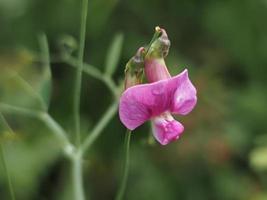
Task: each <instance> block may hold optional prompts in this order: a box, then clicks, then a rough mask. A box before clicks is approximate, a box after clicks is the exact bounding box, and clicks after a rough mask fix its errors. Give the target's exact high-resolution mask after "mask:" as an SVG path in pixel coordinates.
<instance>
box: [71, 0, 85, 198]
mask: <svg viewBox="0 0 267 200" xmlns="http://www.w3.org/2000/svg"><path fill="white" fill-rule="evenodd" d="M87 8H88V0H82V13H81V29H80V43H79V52H78V68H77V72H76V77H75V83H74V84H75V85H74V101H73V113H74V127H75V134H76V144H77V146H79V145H80V98H81V85H82V71H83V57H84V47H85V33H86V19H87ZM77 200H78V199H77Z"/></svg>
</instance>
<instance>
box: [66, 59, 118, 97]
mask: <svg viewBox="0 0 267 200" xmlns="http://www.w3.org/2000/svg"><path fill="white" fill-rule="evenodd" d="M63 61H64V62H65V63H67V64H69V65H70V66H71V67H75V68H76V67H77V66H78V61H77V59H75V58H73V57H71V56H69V57H66V58H63ZM83 72H85V73H86V74H88V75H90V76H92V77H94V78H96V79H98V80H100V81H102V82H103V83H104V84H105V85H106V86H107V88H108V89H109V90H110V91H111V92H112V93H113V95H114V96H116V95H117V90H116V88H117V87H116V84H115V83H114V81H113V80H112V79H111V78H110V77H109V76H106V75H103V74H102V72H101V71H99V70H98V69H97V68H96V67H94V66H92V65H90V64H87V63H83Z"/></svg>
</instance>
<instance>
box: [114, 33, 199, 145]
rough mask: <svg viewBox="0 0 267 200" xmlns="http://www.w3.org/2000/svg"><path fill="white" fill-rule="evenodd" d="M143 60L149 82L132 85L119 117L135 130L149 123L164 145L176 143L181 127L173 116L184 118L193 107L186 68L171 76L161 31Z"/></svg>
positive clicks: (193, 94) (165, 38)
mask: <svg viewBox="0 0 267 200" xmlns="http://www.w3.org/2000/svg"><path fill="white" fill-rule="evenodd" d="M160 31H161V36H160V37H159V38H158V39H157V40H155V42H154V43H153V44H152V46H151V48H150V49H149V51H148V53H147V55H146V57H145V75H146V78H147V80H148V81H149V82H150V83H147V84H139V85H135V86H132V87H130V88H128V89H126V90H125V91H124V93H123V94H122V96H121V99H120V105H119V115H120V120H121V121H122V123H123V124H124V125H125V126H126V127H127V128H128V129H130V130H134V129H136V128H137V127H139V126H140V125H142V124H143V123H145V122H146V121H148V120H151V121H152V130H153V135H154V137H155V138H156V140H157V141H158V142H159V143H160V144H162V145H166V144H168V143H170V142H171V141H174V140H177V139H178V138H179V137H180V135H181V134H182V132H183V131H184V126H183V125H182V124H181V123H180V122H178V121H177V120H175V119H174V118H173V116H172V114H178V115H186V114H188V113H189V112H190V111H191V110H192V109H193V108H194V107H195V105H196V102H197V97H196V89H195V87H194V85H193V84H192V83H191V81H190V79H189V77H188V72H187V70H186V69H185V70H184V71H183V72H181V73H180V74H178V75H176V76H174V77H171V76H170V73H169V72H168V69H167V67H166V65H165V61H164V57H166V55H167V54H168V50H169V46H170V42H169V40H168V36H167V34H166V32H165V30H164V29H160Z"/></svg>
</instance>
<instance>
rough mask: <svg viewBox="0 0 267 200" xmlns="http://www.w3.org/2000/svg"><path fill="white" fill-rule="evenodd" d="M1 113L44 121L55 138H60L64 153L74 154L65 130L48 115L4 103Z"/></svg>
mask: <svg viewBox="0 0 267 200" xmlns="http://www.w3.org/2000/svg"><path fill="white" fill-rule="evenodd" d="M0 111H1V112H7V113H14V114H19V115H24V116H28V117H34V118H37V119H40V120H42V121H43V122H44V123H45V124H46V125H47V127H49V129H50V130H51V131H52V132H53V133H54V134H55V136H56V137H57V138H58V140H59V141H60V143H62V146H63V149H64V153H66V154H67V155H71V154H72V152H73V150H74V147H73V145H72V144H71V143H70V142H69V139H68V137H67V134H66V132H65V130H64V129H63V128H62V127H61V126H60V125H59V124H58V123H57V122H56V121H55V120H54V119H53V118H52V117H51V116H50V115H49V114H48V113H46V112H42V111H36V110H30V109H27V108H21V107H17V106H12V105H8V104H3V103H0Z"/></svg>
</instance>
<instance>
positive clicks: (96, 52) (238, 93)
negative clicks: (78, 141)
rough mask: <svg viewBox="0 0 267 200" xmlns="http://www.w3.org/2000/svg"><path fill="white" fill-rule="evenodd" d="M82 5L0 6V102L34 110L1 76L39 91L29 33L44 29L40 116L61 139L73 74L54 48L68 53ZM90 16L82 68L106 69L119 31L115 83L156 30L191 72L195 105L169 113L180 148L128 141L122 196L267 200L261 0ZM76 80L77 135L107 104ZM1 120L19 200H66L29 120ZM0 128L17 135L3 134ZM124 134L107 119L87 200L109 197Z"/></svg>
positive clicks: (52, 147) (266, 49) (106, 8)
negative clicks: (181, 128)
mask: <svg viewBox="0 0 267 200" xmlns="http://www.w3.org/2000/svg"><path fill="white" fill-rule="evenodd" d="M80 8H81V3H80V1H75V0H58V1H52V0H0V77H1V79H0V102H7V103H10V104H12V105H19V106H24V107H28V108H38V106H39V105H38V103H36V99H35V98H33V97H32V96H31V95H29V90H27V89H25V87H23V81H21V80H19V79H18V78H17V77H16V75H14V74H13V75H10V74H9V73H7V72H6V71H8V70H7V69H12V71H16V72H18V73H19V74H20V75H22V76H23V77H24V79H25V80H27V82H28V84H29V85H31V86H32V87H34V88H37V89H38V88H39V86H40V85H41V86H42V84H43V81H46V78H47V77H45V76H44V70H43V68H42V63H41V62H40V61H38V58H39V57H40V56H39V54H40V52H41V50H40V45H39V44H38V35H40V33H42V32H44V33H45V34H46V35H47V37H48V41H49V46H50V53H51V58H52V61H53V62H52V64H51V69H52V77H53V89H52V94H51V102H50V108H49V112H50V113H51V115H52V116H53V117H54V118H55V119H57V121H58V122H59V123H60V124H61V125H62V126H63V127H64V128H65V129H66V130H67V131H68V132H70V133H71V131H72V129H73V127H72V114H71V113H72V109H71V108H72V88H73V78H74V72H75V71H74V69H73V68H72V67H70V66H68V65H66V64H64V63H62V62H57V57H58V55H60V53H61V52H62V45H60V44H62V41H63V42H67V43H68V42H70V43H73V44H75V41H73V40H72V39H71V38H76V40H77V39H78V36H79V26H80V12H81V9H80ZM88 9H89V11H88V24H87V35H86V49H85V60H86V62H88V63H90V64H92V65H95V66H97V67H98V68H99V70H104V66H105V59H106V55H107V51H108V47H109V45H110V43H111V42H112V40H113V38H114V36H116V35H117V34H118V33H122V34H123V35H124V42H123V49H122V54H121V57H120V60H119V65H118V67H117V70H116V73H115V74H114V80H116V82H117V83H119V82H120V81H121V80H122V79H123V70H124V65H125V63H126V62H127V60H128V59H129V58H130V57H132V56H133V54H134V53H135V52H136V50H137V49H138V48H139V47H140V46H143V45H145V44H147V43H148V42H149V41H150V39H151V37H152V35H153V31H154V27H155V26H156V25H159V26H161V27H163V28H165V29H166V30H167V33H168V35H169V38H170V40H171V43H172V45H171V49H170V53H169V56H168V57H167V59H166V62H167V65H168V66H169V69H170V71H171V73H172V74H173V75H175V74H177V73H179V72H181V71H182V70H183V69H184V68H188V69H189V74H190V77H191V80H192V82H193V83H194V84H195V85H196V87H197V89H198V99H199V100H198V104H197V106H196V108H195V109H194V110H193V112H192V113H190V114H189V115H187V116H184V117H179V116H178V119H179V120H180V121H181V122H182V123H183V124H184V125H185V132H184V135H183V136H182V138H181V139H180V140H179V141H177V142H174V143H172V144H170V145H168V146H160V145H159V144H157V143H154V142H153V141H151V132H150V127H149V124H148V123H147V124H145V125H143V126H142V127H141V128H138V130H137V131H135V132H134V135H133V137H132V146H131V168H130V175H129V181H128V185H127V190H126V199H127V200H128V199H129V200H137V199H138V200H151V199H153V200H163V199H164V200H165V199H166V200H176V199H182V200H209V199H210V200H247V199H248V200H266V199H267V174H266V172H267V135H266V134H267V123H266V120H267V105H266V104H267V103H266V102H267V92H266V78H267V26H266V19H267V1H266V0H254V1H251V0H236V1H229V0H225V1H214V0H204V1H197V0H165V1H161V0H153V1H152V0H147V1H144V0H135V1H130V0H121V1H119V0H89V7H88ZM66 35H67V36H66ZM74 40H75V39H74ZM65 50H66V49H65ZM75 54H76V52H74V55H75ZM83 78H84V79H83V87H82V109H81V111H82V130H83V132H84V134H83V136H85V135H86V134H88V132H89V133H90V130H91V129H92V127H94V124H96V123H97V121H98V119H99V118H100V117H101V116H102V114H103V112H104V111H105V110H106V108H107V106H108V105H109V104H110V103H111V102H112V96H111V94H110V92H109V91H108V90H107V88H106V86H104V85H103V84H102V83H101V82H99V81H98V80H96V79H94V78H92V77H90V76H87V75H84V76H83ZM0 117H1V118H0V138H1V143H2V145H3V146H4V149H5V154H6V160H7V164H8V169H9V171H10V173H11V179H12V181H13V184H14V188H15V193H16V196H17V199H18V200H20V199H21V200H26V199H27V200H30V199H38V200H46V199H49V200H50V199H57V200H71V199H72V198H71V195H70V194H71V181H70V175H69V168H70V166H69V162H68V161H67V160H66V159H65V158H64V157H63V156H62V154H61V152H60V149H59V147H58V144H57V140H56V139H55V138H54V136H53V134H51V133H50V131H49V130H48V129H47V128H46V127H45V126H44V125H43V124H42V123H41V122H40V121H38V120H34V119H32V118H28V117H23V116H15V115H12V114H5V115H4V116H0ZM3 117H4V118H3ZM4 119H5V120H4ZM5 122H8V124H9V126H10V127H11V128H12V130H13V131H14V133H15V136H12V137H10V135H11V134H10V133H9V132H11V130H10V129H8V126H7V124H6V123H5ZM124 134H125V128H124V127H123V126H122V124H121V123H120V122H119V119H118V115H116V117H115V118H114V119H113V120H112V121H111V122H110V123H109V125H108V127H107V128H106V129H105V131H104V132H103V133H102V135H101V137H100V138H99V139H98V140H97V142H96V143H95V144H94V145H93V146H92V148H91V149H90V150H89V151H88V153H87V154H86V158H85V162H84V181H85V191H86V193H87V196H91V199H98V200H107V199H113V198H114V196H115V194H116V190H117V188H118V185H119V181H120V176H121V173H122V170H121V165H122V161H123V152H122V149H123V140H124ZM70 137H72V136H71V135H70ZM7 191H8V190H7V184H6V180H5V175H4V172H3V167H2V163H1V164H0V199H3V200H6V199H9V197H8V192H7Z"/></svg>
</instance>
